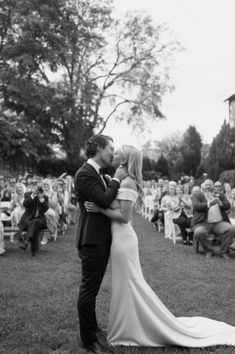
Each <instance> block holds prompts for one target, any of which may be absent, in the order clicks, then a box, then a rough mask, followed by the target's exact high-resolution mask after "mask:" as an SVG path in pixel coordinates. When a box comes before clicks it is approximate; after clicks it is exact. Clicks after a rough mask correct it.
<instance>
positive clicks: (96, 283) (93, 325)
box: [77, 244, 110, 346]
mask: <svg viewBox="0 0 235 354" xmlns="http://www.w3.org/2000/svg"><path fill="white" fill-rule="evenodd" d="M78 252H79V257H80V259H81V264H82V280H81V285H80V291H79V296H78V301H77V308H78V317H79V325H80V336H81V341H82V343H83V345H84V346H87V345H91V344H93V343H94V342H96V341H97V336H96V330H97V329H98V324H97V319H96V311H95V307H96V296H97V294H98V291H99V288H100V285H101V283H102V280H103V277H104V274H105V270H106V267H107V264H108V259H109V254H110V244H109V245H85V246H81V247H80V248H79V249H78Z"/></svg>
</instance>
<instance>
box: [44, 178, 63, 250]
mask: <svg viewBox="0 0 235 354" xmlns="http://www.w3.org/2000/svg"><path fill="white" fill-rule="evenodd" d="M43 189H44V193H45V194H46V195H47V197H48V206H49V209H48V210H47V212H46V213H45V216H46V221H47V228H48V231H49V236H50V238H53V239H54V241H56V239H57V233H58V222H59V213H60V205H59V200H58V193H57V187H56V182H54V183H53V184H52V182H51V180H50V179H49V178H46V179H45V180H44V181H43ZM47 241H48V238H47V234H45V235H44V236H43V240H42V242H41V244H42V245H45V244H46V243H47Z"/></svg>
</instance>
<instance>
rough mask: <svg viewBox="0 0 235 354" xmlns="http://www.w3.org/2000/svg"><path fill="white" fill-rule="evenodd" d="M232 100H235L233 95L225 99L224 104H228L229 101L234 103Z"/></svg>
mask: <svg viewBox="0 0 235 354" xmlns="http://www.w3.org/2000/svg"><path fill="white" fill-rule="evenodd" d="M234 100H235V93H234V94H233V95H232V96H229V97H228V98H226V100H224V102H226V101H228V102H229V103H230V102H231V101H234Z"/></svg>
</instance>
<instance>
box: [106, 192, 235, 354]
mask: <svg viewBox="0 0 235 354" xmlns="http://www.w3.org/2000/svg"><path fill="white" fill-rule="evenodd" d="M136 199H137V192H135V191H134V190H132V189H129V188H120V189H119V192H118V195H117V200H131V201H133V202H135V201H136ZM111 272H112V294H111V304H110V314H109V326H108V342H109V343H110V344H111V345H125V346H151V347H158V346H168V345H176V346H184V347H206V346H214V345H235V327H233V326H230V325H228V324H226V323H224V322H219V321H215V320H210V319H208V318H203V317H188V318H187V317H175V316H174V315H173V314H172V313H171V312H170V311H169V310H168V309H167V308H166V307H165V306H164V304H163V303H162V302H161V301H160V299H159V298H158V297H157V295H156V294H155V293H154V291H153V290H152V289H151V288H150V286H149V285H148V284H147V283H146V281H145V279H144V277H143V273H142V270H141V265H140V260H139V252H138V239H137V236H136V233H135V231H134V229H133V228H132V226H131V224H130V223H128V224H121V223H118V222H114V221H113V222H112V246H111ZM231 310H232V309H231Z"/></svg>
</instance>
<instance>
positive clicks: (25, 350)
mask: <svg viewBox="0 0 235 354" xmlns="http://www.w3.org/2000/svg"><path fill="white" fill-rule="evenodd" d="M134 227H135V229H136V231H137V234H138V235H139V246H140V257H141V264H142V267H143V273H144V275H145V278H146V280H147V282H148V283H149V284H150V285H151V287H152V288H153V289H154V290H155V292H156V293H157V294H158V296H159V297H160V299H161V300H162V301H163V302H164V304H165V305H166V306H167V307H168V308H169V310H170V311H171V312H173V313H174V314H175V315H176V316H195V315H197V316H205V317H210V318H213V319H217V320H221V321H225V322H227V323H229V324H231V325H234V326H235V307H234V303H235V252H234V254H233V255H232V259H231V260H230V261H224V260H222V259H220V258H219V257H214V258H212V259H211V260H206V259H205V257H204V255H203V254H200V253H199V254H195V253H194V251H193V249H192V247H189V246H183V245H182V244H181V243H180V242H179V243H177V244H176V245H173V243H172V242H171V241H170V240H167V239H164V238H163V236H162V235H161V234H158V233H157V232H156V230H155V229H153V227H152V225H151V224H150V223H149V222H147V221H145V220H144V219H143V218H142V217H141V216H139V215H136V216H135V218H134ZM74 234H75V232H74V228H73V227H70V228H69V230H68V232H67V235H65V236H59V237H58V239H57V241H56V242H55V243H54V242H49V243H48V244H47V245H46V246H43V248H42V250H41V252H40V254H38V255H37V256H36V257H35V258H32V257H31V255H30V252H29V251H23V250H20V249H18V247H17V246H16V245H13V244H11V243H10V242H9V241H7V242H6V249H7V252H6V253H5V255H4V256H2V257H0V269H1V274H0V354H49V353H55V354H62V353H64V354H69V353H71V354H75V353H85V351H84V350H83V349H81V348H80V347H79V345H78V318H77V310H76V301H77V295H78V289H79V283H80V272H81V266H80V263H79V260H78V256H77V251H76V249H75V246H74V245H75V235H74ZM109 298H110V267H109V266H108V269H107V273H106V276H105V278H104V281H103V284H102V287H101V290H100V293H99V296H98V300H97V314H98V319H99V322H100V326H101V328H103V329H105V328H107V320H108V308H109ZM115 353H136V354H137V353H138V354H142V353H146V354H149V353H159V354H160V353H165V354H167V353H170V354H174V353H192V354H196V353H203V354H207V353H208V354H209V353H216V354H232V353H235V347H225V346H219V347H210V348H205V349H188V348H179V347H167V348H124V347H119V348H115Z"/></svg>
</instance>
